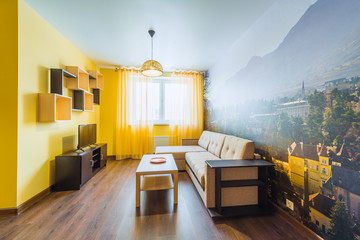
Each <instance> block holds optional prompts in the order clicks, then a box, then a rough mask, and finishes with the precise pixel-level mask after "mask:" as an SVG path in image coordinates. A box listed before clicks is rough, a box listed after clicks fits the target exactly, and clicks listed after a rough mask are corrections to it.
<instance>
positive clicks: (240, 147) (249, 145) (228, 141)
mask: <svg viewBox="0 0 360 240" xmlns="http://www.w3.org/2000/svg"><path fill="white" fill-rule="evenodd" d="M254 152H255V144H254V142H253V141H250V140H247V139H243V138H239V137H234V136H226V137H225V141H224V146H223V148H222V150H221V155H220V157H221V159H254Z"/></svg>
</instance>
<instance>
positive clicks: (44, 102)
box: [38, 93, 72, 122]
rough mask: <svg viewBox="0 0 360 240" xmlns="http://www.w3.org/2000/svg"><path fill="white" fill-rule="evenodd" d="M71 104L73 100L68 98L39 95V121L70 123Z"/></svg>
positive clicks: (56, 95) (45, 94)
mask: <svg viewBox="0 0 360 240" xmlns="http://www.w3.org/2000/svg"><path fill="white" fill-rule="evenodd" d="M71 103H72V101H71V98H70V97H67V96H61V95H58V94H54V93H39V102H38V106H39V111H38V113H39V116H38V117H39V121H40V122H58V121H70V120H71Z"/></svg>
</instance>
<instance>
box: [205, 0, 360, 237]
mask: <svg viewBox="0 0 360 240" xmlns="http://www.w3.org/2000/svg"><path fill="white" fill-rule="evenodd" d="M274 27H276V26H274ZM264 41H266V39H264ZM222 61H226V59H225V60H222ZM222 64H223V63H222ZM215 67H216V66H214V68H215ZM213 72H214V71H213V69H212V68H211V69H210V70H209V72H208V75H207V76H206V77H205V90H204V91H205V99H204V106H205V129H207V130H211V131H218V132H222V133H225V134H231V135H236V136H239V137H243V138H248V139H251V140H253V141H255V145H256V151H257V153H259V154H261V155H262V157H263V158H264V159H266V160H268V161H272V162H274V163H275V165H276V167H275V169H274V171H273V173H272V178H271V181H272V184H271V185H272V187H271V199H272V200H273V201H274V202H275V203H276V204H278V205H279V206H280V207H282V208H283V209H285V210H286V211H288V212H289V213H290V214H291V215H292V216H294V217H295V218H297V219H298V220H299V221H301V222H302V223H304V224H305V225H306V226H308V227H309V228H311V229H312V230H313V231H315V232H316V233H318V234H319V235H321V236H322V237H324V238H325V239H354V238H355V237H358V238H359V236H360V101H359V99H360V0H318V1H316V2H315V3H314V4H313V5H311V6H310V7H309V8H308V9H307V11H306V12H305V13H304V14H303V16H302V17H301V18H300V19H299V21H298V22H297V23H296V24H295V25H294V26H293V27H292V29H291V30H290V31H289V32H288V34H287V36H286V37H285V38H284V39H283V41H282V42H281V43H280V44H279V46H278V47H277V48H276V49H274V50H273V51H272V52H270V53H268V54H266V55H265V56H263V57H257V56H253V57H252V58H251V59H250V61H249V62H248V64H247V65H246V66H245V67H243V68H242V69H239V70H238V71H237V72H236V74H234V75H233V76H232V77H230V78H228V79H225V80H224V81H222V82H221V83H219V82H217V81H218V80H217V78H216V77H214V76H213V75H212V73H213ZM214 86H216V87H214ZM339 222H341V223H342V224H340V225H339V224H338V223H339ZM335 223H337V224H335Z"/></svg>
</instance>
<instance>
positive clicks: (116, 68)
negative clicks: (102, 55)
mask: <svg viewBox="0 0 360 240" xmlns="http://www.w3.org/2000/svg"><path fill="white" fill-rule="evenodd" d="M98 67H99V68H105V69H115V71H116V72H117V71H118V70H119V69H135V70H140V69H141V68H140V67H133V66H130V67H128V66H115V65H99V66H98ZM173 72H187V73H191V72H194V73H201V74H203V75H204V74H205V72H206V71H196V70H179V69H177V70H173V71H167V72H165V71H164V73H173Z"/></svg>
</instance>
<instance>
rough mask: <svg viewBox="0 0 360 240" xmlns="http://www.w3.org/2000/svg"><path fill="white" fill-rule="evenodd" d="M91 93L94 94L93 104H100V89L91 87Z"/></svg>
mask: <svg viewBox="0 0 360 240" xmlns="http://www.w3.org/2000/svg"><path fill="white" fill-rule="evenodd" d="M92 93H93V95H94V104H100V89H98V88H93V90H92Z"/></svg>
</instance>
